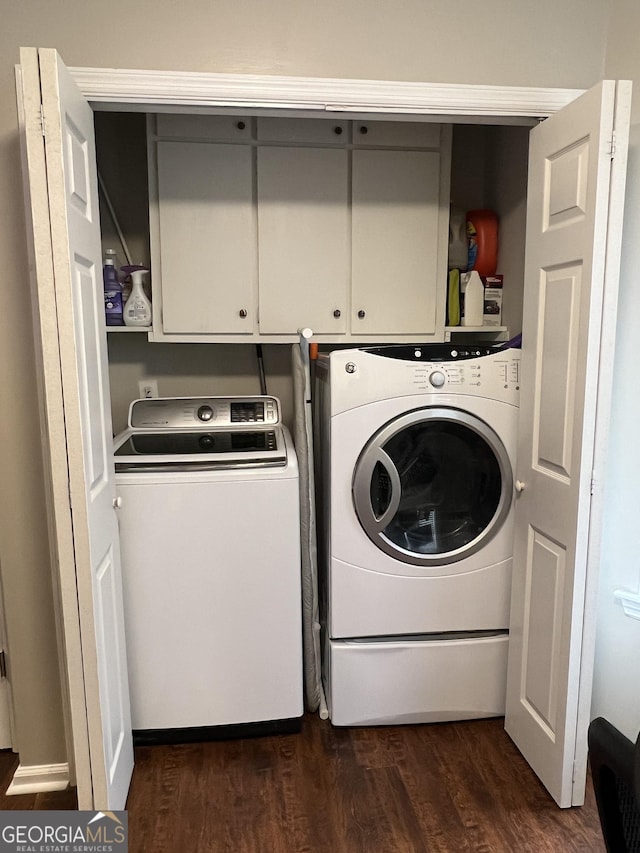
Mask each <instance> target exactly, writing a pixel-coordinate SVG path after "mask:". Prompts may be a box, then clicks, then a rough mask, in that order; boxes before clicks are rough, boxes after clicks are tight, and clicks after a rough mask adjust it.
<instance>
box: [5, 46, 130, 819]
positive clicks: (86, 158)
mask: <svg viewBox="0 0 640 853" xmlns="http://www.w3.org/2000/svg"><path fill="white" fill-rule="evenodd" d="M38 59H39V70H40V79H39V88H40V92H39V91H38V78H37V62H38ZM21 61H22V65H23V71H24V74H23V102H24V104H23V105H24V114H25V131H26V137H27V139H26V147H27V150H28V151H29V152H30V154H29V157H28V163H29V175H28V177H29V182H30V188H29V196H30V202H31V218H32V224H33V230H34V239H33V248H34V250H35V258H36V270H37V271H39V270H42V271H43V273H46V272H47V271H49V272H50V279H49V280H48V281H46V282H37V288H38V290H39V292H40V295H41V297H42V301H41V303H40V333H41V344H42V347H43V352H44V357H45V359H47V358H48V359H51V358H52V357H55V358H56V361H57V367H58V370H59V379H60V391H61V399H60V401H59V402H60V408H58V409H56V407H55V404H54V400H53V397H54V395H53V391H52V389H53V388H54V384H55V383H54V381H53V380H52V379H49V380H48V382H49V384H48V386H47V389H46V392H47V394H48V395H49V394H50V395H51V396H48V398H47V405H48V410H47V416H48V424H47V427H48V439H49V443H50V452H51V456H52V457H53V459H54V461H53V462H52V467H53V468H55V467H56V466H58V463H59V460H60V457H64V458H65V460H66V467H67V482H66V483H65V482H61V480H60V478H59V477H57V476H52V479H53V492H54V494H53V501H54V506H55V512H56V524H57V526H58V531H61V530H62V527H63V522H62V520H61V519H62V516H63V515H64V514H65V513H66V514H67V515H70V525H69V529H70V530H72V537H71V540H70V551H69V552H67V553H65V552H64V551H63V550H62V549H63V547H64V536H63V535H62V534H61V535H60V538H59V541H58V552H57V558H58V571H59V573H60V578H59V586H60V590H61V595H62V608H63V612H64V616H65V627H64V637H65V653H66V666H67V671H68V677H69V693H70V697H71V715H72V730H73V738H74V747H75V751H76V768H75V769H76V775H77V784H78V800H79V806H80V808H91V807H93V808H96V809H121V808H124V805H125V802H126V797H127V792H128V788H129V782H130V779H131V773H132V769H133V745H132V737H131V720H130V711H129V692H128V679H127V667H126V649H125V638H124V614H123V606H122V604H123V603H122V579H121V574H120V550H119V535H118V521H117V517H116V510H115V498H116V492H115V474H114V469H113V457H112V431H111V430H112V427H111V409H110V400H109V381H108V369H107V355H106V333H105V321H104V298H103V287H102V261H101V245H100V223H99V218H98V185H97V168H96V159H95V147H94V137H93V112H92V110H91V108H90V107H89V105H88V104H87V102H86V100H85V99H84V97H83V96H82V95H81V93H80V91H79V90H78V88H77V86H76V85H75V83H74V82H73V80H72V79H71V77H70V75H69V74H68V72H67V70H66V69H65V67H64V65H63V64H62V62H61V61H60V58H59V57H58V55H57V53H56V52H55V51H54V50H40V51H38V54H37V57H36V53H35V51H33V50H31V49H29V50H25V51H23V53H22V56H21ZM40 97H41V98H42V113H43V117H44V130H45V138H44V155H45V158H46V172H45V171H44V169H40V166H41V165H42V164H43V163H44V158H42V159H41V162H40V163H39V162H38V160H39V158H38V151H39V150H40V151H41V149H42V144H43V137H42V130H41V129H40V127H39V118H40ZM36 111H37V114H36ZM32 164H33V166H34V171H33V172H32V171H31V166H32ZM45 180H46V185H45V183H44V182H45ZM47 194H48V200H47ZM47 299H51V301H50V302H49V305H48V309H49V310H53V311H54V312H55V315H54V316H49V315H48V314H47V310H46V306H45V302H46V300H47ZM48 369H49V370H50V371H51V370H52V366H51V363H49V364H48ZM74 616H75V619H74ZM75 620H79V624H78V625H74V621H75ZM78 640H79V644H80V648H78V645H77V643H78ZM79 694H80V695H82V694H84V702H85V707H81V706H80V705H79V704H78V702H77V697H78V695H79ZM74 697H75V698H74ZM83 738H85V739H88V753H89V764H87V762H86V761H85V759H84V755H83V743H82V740H83ZM84 749H85V750H86V743H85V744H84ZM89 765H90V766H89Z"/></svg>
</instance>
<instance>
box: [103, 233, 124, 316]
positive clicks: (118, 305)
mask: <svg viewBox="0 0 640 853" xmlns="http://www.w3.org/2000/svg"><path fill="white" fill-rule="evenodd" d="M102 281H103V285H104V314H105V318H106V321H107V326H122V325H124V320H123V316H122V285H121V284H120V282H119V281H118V271H117V268H116V253H115V249H107V250H106V252H105V258H104V266H103V268H102Z"/></svg>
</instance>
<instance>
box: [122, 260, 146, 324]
mask: <svg viewBox="0 0 640 853" xmlns="http://www.w3.org/2000/svg"><path fill="white" fill-rule="evenodd" d="M148 272H149V270H144V269H139V270H133V272H132V273H131V282H132V284H131V294H130V295H129V298H128V299H127V301H126V302H125V305H124V310H123V312H122V316H123V320H124V324H125V326H150V325H151V302H150V300H149V298H148V297H147V294H146V293H145V292H144V290H143V289H142V276H143V275H146V274H147V273H148Z"/></svg>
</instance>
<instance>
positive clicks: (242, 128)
mask: <svg viewBox="0 0 640 853" xmlns="http://www.w3.org/2000/svg"><path fill="white" fill-rule="evenodd" d="M246 126H247V125H246V124H245V123H244V122H243V121H239V122H238V123H237V124H236V127H237V128H238V130H244V129H245V127H246Z"/></svg>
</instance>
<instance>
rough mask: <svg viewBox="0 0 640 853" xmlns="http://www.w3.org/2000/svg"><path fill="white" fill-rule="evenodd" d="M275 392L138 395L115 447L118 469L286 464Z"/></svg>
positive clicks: (145, 469)
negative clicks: (142, 397)
mask: <svg viewBox="0 0 640 853" xmlns="http://www.w3.org/2000/svg"><path fill="white" fill-rule="evenodd" d="M279 420H280V408H279V404H278V401H277V400H276V398H275V397H179V398H152V399H147V400H136V401H134V403H132V404H131V407H130V409H129V429H128V430H126V431H125V432H124V433H122V434H121V435H120V436H118V438H117V440H116V443H115V449H114V462H115V469H116V472H125V471H185V470H213V469H216V468H245V467H274V466H277V467H283V466H285V465H286V464H287V445H286V440H285V435H284V430H283V428H282V427H281V426H280V424H279Z"/></svg>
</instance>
